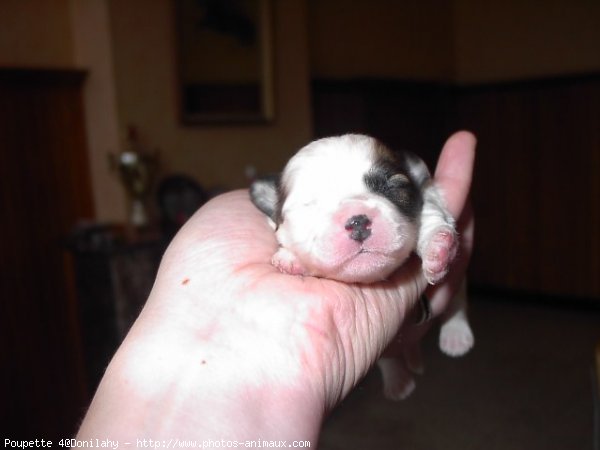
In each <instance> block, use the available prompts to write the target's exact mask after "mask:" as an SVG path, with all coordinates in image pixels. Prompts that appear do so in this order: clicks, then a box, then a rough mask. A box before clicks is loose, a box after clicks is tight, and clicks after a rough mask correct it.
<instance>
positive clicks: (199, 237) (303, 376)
mask: <svg viewBox="0 0 600 450" xmlns="http://www.w3.org/2000/svg"><path fill="white" fill-rule="evenodd" d="M474 146H475V140H474V138H473V136H472V135H470V134H469V133H465V132H461V133H457V134H455V135H453V136H452V137H450V139H449V140H448V141H447V143H446V144H445V146H444V149H443V151H442V154H441V156H440V160H439V162H438V167H437V170H436V173H435V180H436V183H437V184H438V185H439V186H440V188H441V190H442V191H443V192H444V194H445V197H446V200H447V206H448V209H449V211H450V212H451V213H452V214H453V215H454V216H455V217H459V216H460V214H461V211H462V210H463V208H464V205H465V202H466V198H467V194H468V190H469V187H470V180H471V171H472V166H473V157H474ZM276 249H277V242H276V240H275V237H274V234H273V231H272V229H271V228H270V227H269V226H268V224H267V221H266V219H265V217H264V216H263V215H262V213H260V212H259V211H258V210H257V209H256V208H255V207H254V206H253V205H252V204H251V203H250V200H249V197H248V193H247V192H246V191H236V192H232V193H229V194H225V195H223V196H220V197H218V198H216V199H214V200H212V201H211V202H209V203H208V204H207V205H205V206H204V207H203V208H201V209H200V210H199V211H198V212H197V213H196V214H195V215H194V216H193V217H192V218H191V219H190V220H189V221H188V223H187V224H186V225H185V226H184V227H183V228H182V230H180V232H179V233H178V234H177V236H176V237H175V238H174V240H173V242H172V243H171V245H170V246H169V248H168V250H167V251H166V253H165V256H164V258H163V261H162V263H161V267H160V269H159V273H158V275H157V278H156V282H155V285H154V288H153V290H152V293H151V295H150V298H149V299H148V302H147V304H146V306H145V307H144V309H143V311H142V313H141V314H140V316H139V318H138V320H137V321H136V323H135V324H134V326H133V328H132V330H131V331H130V333H129V334H128V336H127V337H126V339H125V341H124V343H123V344H122V346H121V348H120V349H119V351H118V352H117V354H116V355H115V358H114V359H113V361H112V362H111V364H110V366H109V368H108V369H107V372H106V375H105V377H104V379H103V381H102V383H101V385H100V387H99V390H98V392H97V394H96V396H95V398H94V401H93V402H92V405H91V407H90V411H89V412H88V415H87V417H86V419H85V420H84V422H83V424H82V427H81V430H80V437H82V438H84V437H98V436H99V435H101V436H107V435H108V436H115V437H117V436H118V437H121V438H131V439H133V438H136V437H139V436H142V435H148V434H151V435H152V436H153V437H154V438H158V437H164V438H167V437H168V438H183V437H191V436H195V437H197V438H201V437H207V436H209V437H213V438H214V437H224V438H226V439H234V438H235V439H246V438H247V439H253V438H256V437H258V436H260V437H263V438H268V437H269V436H270V437H272V438H284V439H316V437H317V434H318V430H319V428H320V424H321V421H322V419H323V416H324V414H326V413H327V412H328V411H329V410H331V409H332V408H333V407H334V406H335V405H336V404H337V403H338V402H339V401H340V400H341V399H342V398H344V396H345V395H347V393H348V392H349V391H350V390H351V389H352V388H353V387H354V386H355V385H356V383H357V382H358V381H359V380H360V379H361V378H362V377H363V376H364V374H365V373H366V372H367V370H368V369H369V368H370V367H371V365H372V364H373V363H374V362H375V360H376V359H377V358H378V357H379V355H380V354H381V352H382V351H383V350H384V349H385V347H386V346H387V345H388V343H389V342H390V341H391V340H392V339H393V337H394V336H395V335H396V333H397V331H398V329H399V328H400V326H401V325H402V324H403V321H404V320H405V319H406V318H407V316H408V313H409V311H410V310H411V308H412V306H413V305H414V304H415V303H416V301H417V299H418V298H419V297H420V295H421V293H422V292H423V291H424V290H425V288H426V286H427V282H426V281H425V279H424V277H423V275H422V271H421V267H420V264H419V262H418V261H416V259H414V258H413V259H412V260H409V261H408V262H407V263H406V264H405V265H404V266H403V267H402V268H401V269H400V270H398V271H397V273H395V274H394V275H393V276H392V277H391V278H390V279H389V280H387V281H385V282H379V283H374V284H370V285H356V284H345V283H340V282H337V281H333V280H328V279H321V278H313V277H299V276H291V275H287V274H282V273H280V272H279V271H278V270H277V269H276V268H274V267H273V266H272V265H271V264H270V259H271V256H272V255H273V253H274V252H275V250H276ZM461 275H462V274H460V273H454V272H453V271H451V277H453V278H454V277H458V278H460V277H461Z"/></svg>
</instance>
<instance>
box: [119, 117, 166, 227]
mask: <svg viewBox="0 0 600 450" xmlns="http://www.w3.org/2000/svg"><path fill="white" fill-rule="evenodd" d="M128 141H129V148H130V150H127V151H124V152H121V153H120V154H118V155H115V154H112V153H111V154H110V155H109V159H110V164H111V166H112V168H113V170H116V171H118V173H119V178H120V179H121V183H122V184H123V186H124V187H125V191H126V192H127V196H128V200H129V208H130V211H129V222H130V224H131V225H133V227H134V228H135V229H143V228H147V227H148V226H149V224H150V219H149V216H148V212H147V208H146V201H147V198H148V194H150V192H151V191H152V185H153V183H154V178H155V176H156V172H157V168H158V157H157V152H156V151H155V152H153V153H150V152H148V151H144V149H143V146H142V145H141V144H140V141H139V138H138V133H137V129H136V128H135V127H134V126H129V128H128Z"/></svg>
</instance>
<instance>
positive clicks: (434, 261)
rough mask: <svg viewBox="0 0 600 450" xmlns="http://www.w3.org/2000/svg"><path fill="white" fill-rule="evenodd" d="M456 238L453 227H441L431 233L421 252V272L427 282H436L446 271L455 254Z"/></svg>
mask: <svg viewBox="0 0 600 450" xmlns="http://www.w3.org/2000/svg"><path fill="white" fill-rule="evenodd" d="M456 248H457V239H456V233H455V232H454V230H453V229H451V228H447V227H443V228H441V229H439V230H437V231H436V232H435V233H433V235H432V238H431V239H430V240H429V242H428V243H427V246H426V247H425V252H424V253H423V255H422V256H423V273H424V274H425V278H426V279H427V281H428V282H429V284H436V283H438V282H439V281H440V280H441V279H442V278H444V277H445V276H446V274H447V273H448V269H449V267H450V263H451V262H452V260H453V259H454V257H455V256H456Z"/></svg>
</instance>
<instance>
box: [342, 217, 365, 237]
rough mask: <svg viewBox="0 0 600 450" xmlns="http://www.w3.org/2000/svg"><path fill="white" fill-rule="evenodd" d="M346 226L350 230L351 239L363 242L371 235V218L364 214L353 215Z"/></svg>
mask: <svg viewBox="0 0 600 450" xmlns="http://www.w3.org/2000/svg"><path fill="white" fill-rule="evenodd" d="M344 228H345V229H346V230H347V231H349V232H350V239H353V240H355V241H357V242H363V241H365V240H366V239H367V238H368V237H369V236H371V219H369V218H368V217H367V216H365V215H364V214H360V215H357V216H352V217H350V218H349V219H348V221H347V222H346V225H345V227H344Z"/></svg>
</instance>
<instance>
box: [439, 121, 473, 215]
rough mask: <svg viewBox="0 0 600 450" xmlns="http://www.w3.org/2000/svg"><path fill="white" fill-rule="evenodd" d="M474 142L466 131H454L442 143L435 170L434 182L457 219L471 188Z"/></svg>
mask: <svg viewBox="0 0 600 450" xmlns="http://www.w3.org/2000/svg"><path fill="white" fill-rule="evenodd" d="M476 143H477V140H476V138H475V136H474V135H473V134H472V133H470V132H468V131H459V132H457V133H454V134H453V135H452V136H450V137H449V138H448V140H447V141H446V143H445V144H444V147H443V148H442V152H441V153H440V157H439V159H438V163H437V167H436V170H435V182H436V184H437V185H438V186H440V188H441V190H442V192H443V193H444V198H445V199H446V206H447V207H448V210H449V211H450V213H451V214H452V215H453V216H454V217H455V218H457V219H458V218H459V217H460V215H461V212H462V210H463V208H464V206H465V203H466V201H467V197H468V194H469V189H470V188H471V178H472V174H473V165H474V162H475V145H476Z"/></svg>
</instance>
